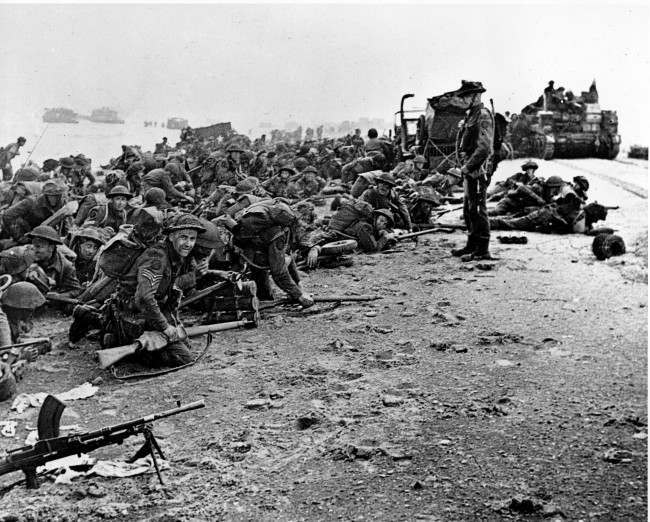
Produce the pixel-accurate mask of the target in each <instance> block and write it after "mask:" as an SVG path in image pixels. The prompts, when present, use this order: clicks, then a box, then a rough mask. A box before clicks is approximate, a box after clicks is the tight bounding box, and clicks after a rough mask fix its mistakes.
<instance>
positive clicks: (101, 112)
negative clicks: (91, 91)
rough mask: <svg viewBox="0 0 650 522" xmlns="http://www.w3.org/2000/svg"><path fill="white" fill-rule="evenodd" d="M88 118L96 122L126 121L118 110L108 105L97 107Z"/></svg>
mask: <svg viewBox="0 0 650 522" xmlns="http://www.w3.org/2000/svg"><path fill="white" fill-rule="evenodd" d="M88 119H89V120H90V121H92V122H95V123H124V120H122V119H120V118H119V117H118V116H117V111H114V110H113V109H109V108H108V107H102V108H101V109H95V110H94V111H93V112H92V113H91V114H90V117H89V118H88Z"/></svg>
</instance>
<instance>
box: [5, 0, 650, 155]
mask: <svg viewBox="0 0 650 522" xmlns="http://www.w3.org/2000/svg"><path fill="white" fill-rule="evenodd" d="M648 14H649V13H648V10H647V9H646V8H645V7H641V6H628V7H626V6H601V7H593V6H589V5H583V6H564V5H563V4H557V5H546V6H514V5H507V6H498V7H492V6H486V5H481V6H478V7H476V6H474V7H473V6H469V5H458V6H442V5H397V6H387V5H381V6H376V5H375V6H373V5H368V4H365V5H355V6H348V5H340V4H339V5H304V6H300V5H272V4H264V5H257V6H252V5H169V4H167V5H140V6H128V5H107V6H96V5H95V6H93V5H85V6H84V5H52V4H49V5H0V38H2V46H1V48H0V82H1V83H2V93H1V94H0V110H1V111H2V114H3V116H4V119H6V120H7V121H8V120H16V121H18V120H17V117H16V115H21V114H30V115H31V116H34V115H37V116H38V117H39V118H40V115H41V113H42V111H43V108H44V107H51V106H67V107H70V108H73V109H75V110H78V111H80V112H84V113H89V112H90V110H91V109H93V108H96V107H99V106H103V105H109V106H113V107H115V108H117V109H119V110H120V112H121V114H122V116H123V117H125V118H127V119H129V118H137V119H138V120H144V119H146V118H156V119H159V120H162V119H163V118H166V117H169V116H184V117H187V118H189V119H190V122H191V123H192V124H194V125H202V124H206V123H214V122H217V121H228V120H230V121H232V122H233V123H234V125H235V127H236V128H238V129H239V130H242V131H244V132H245V131H246V130H247V129H249V128H251V127H254V126H256V124H257V123H259V122H261V121H271V122H274V123H276V124H283V123H284V122H285V121H287V120H296V121H299V122H304V123H310V122H316V121H323V120H333V121H340V120H343V119H357V118H358V117H360V116H369V117H382V118H385V119H387V120H389V119H391V118H392V114H393V113H394V111H395V110H396V108H397V106H398V104H399V99H400V96H401V95H402V94H403V93H405V92H412V93H415V95H416V97H415V99H414V104H417V105H419V106H423V105H424V103H425V100H426V98H427V97H430V96H433V95H436V94H440V93H441V92H444V91H447V90H451V89H455V88H457V87H458V86H459V85H460V80H461V79H471V80H481V81H483V83H484V85H485V86H486V87H487V89H488V97H492V98H494V101H495V104H496V108H497V110H499V111H504V110H510V111H515V112H518V111H519V110H520V109H521V107H522V106H524V105H526V104H527V103H529V102H531V101H534V100H535V99H536V98H537V97H538V95H539V94H540V92H541V91H542V89H543V88H544V86H545V85H546V83H547V81H548V80H551V79H554V80H555V81H556V86H559V85H563V86H565V87H566V88H567V89H571V90H573V91H574V92H576V93H579V92H580V91H581V90H586V89H587V88H588V87H589V84H590V83H591V81H592V79H593V78H596V80H597V84H598V89H599V92H600V100H601V106H602V107H603V108H611V109H616V110H618V113H619V119H620V132H621V134H622V135H623V138H624V140H625V141H626V142H627V143H630V142H631V141H634V142H637V141H638V142H644V143H646V144H647V143H648V141H650V139H649V136H648V132H647V129H648V127H649V121H650V118H649V114H648V112H649V111H648V107H649V101H648V94H647V93H648V92H649V78H648V76H649V74H648V71H649V67H648V66H649V63H648V47H649V46H648V34H649V31H648V29H649V28H648Z"/></svg>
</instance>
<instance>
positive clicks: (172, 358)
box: [138, 341, 194, 368]
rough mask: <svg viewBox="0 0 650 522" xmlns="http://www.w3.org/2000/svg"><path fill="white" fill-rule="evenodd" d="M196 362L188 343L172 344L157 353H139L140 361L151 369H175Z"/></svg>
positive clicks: (178, 342) (177, 342)
mask: <svg viewBox="0 0 650 522" xmlns="http://www.w3.org/2000/svg"><path fill="white" fill-rule="evenodd" d="M193 360H194V357H192V353H191V352H190V347H189V345H188V344H187V341H176V342H174V343H170V344H168V345H167V346H165V347H164V348H162V349H160V350H156V351H155V352H139V353H138V361H139V362H140V363H141V364H143V365H145V366H150V367H151V368H159V367H162V366H168V367H170V368H174V367H176V366H182V365H184V364H188V363H191V362H192V361H193Z"/></svg>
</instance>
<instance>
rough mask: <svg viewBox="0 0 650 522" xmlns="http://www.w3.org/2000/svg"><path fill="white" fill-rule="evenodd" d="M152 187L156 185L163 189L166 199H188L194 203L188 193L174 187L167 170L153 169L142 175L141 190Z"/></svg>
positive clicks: (145, 190) (144, 190)
mask: <svg viewBox="0 0 650 522" xmlns="http://www.w3.org/2000/svg"><path fill="white" fill-rule="evenodd" d="M152 187H158V188H161V189H163V190H164V191H165V197H166V198H167V200H168V201H183V200H185V201H189V202H190V203H194V198H193V197H192V196H190V195H189V194H183V193H182V192H181V191H179V190H177V189H176V188H174V183H173V182H172V178H171V176H170V174H169V172H168V171H167V170H165V169H153V170H152V171H150V172H147V173H146V174H145V175H144V176H142V190H143V192H145V193H146V192H147V190H149V189H150V188H152Z"/></svg>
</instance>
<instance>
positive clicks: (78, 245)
mask: <svg viewBox="0 0 650 522" xmlns="http://www.w3.org/2000/svg"><path fill="white" fill-rule="evenodd" d="M105 244H106V239H105V238H104V236H103V235H102V233H101V232H100V231H99V229H97V228H96V227H90V226H87V227H84V228H82V229H80V230H78V231H77V232H76V233H75V234H74V236H73V238H72V240H71V241H70V248H71V249H72V251H73V252H74V253H75V254H77V258H76V259H75V262H74V266H75V270H76V272H77V278H78V279H79V282H80V283H81V284H82V285H84V286H85V285H86V284H87V283H89V282H90V281H92V279H93V276H94V275H95V268H96V265H97V253H98V251H99V248H100V247H101V246H102V245H105Z"/></svg>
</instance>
